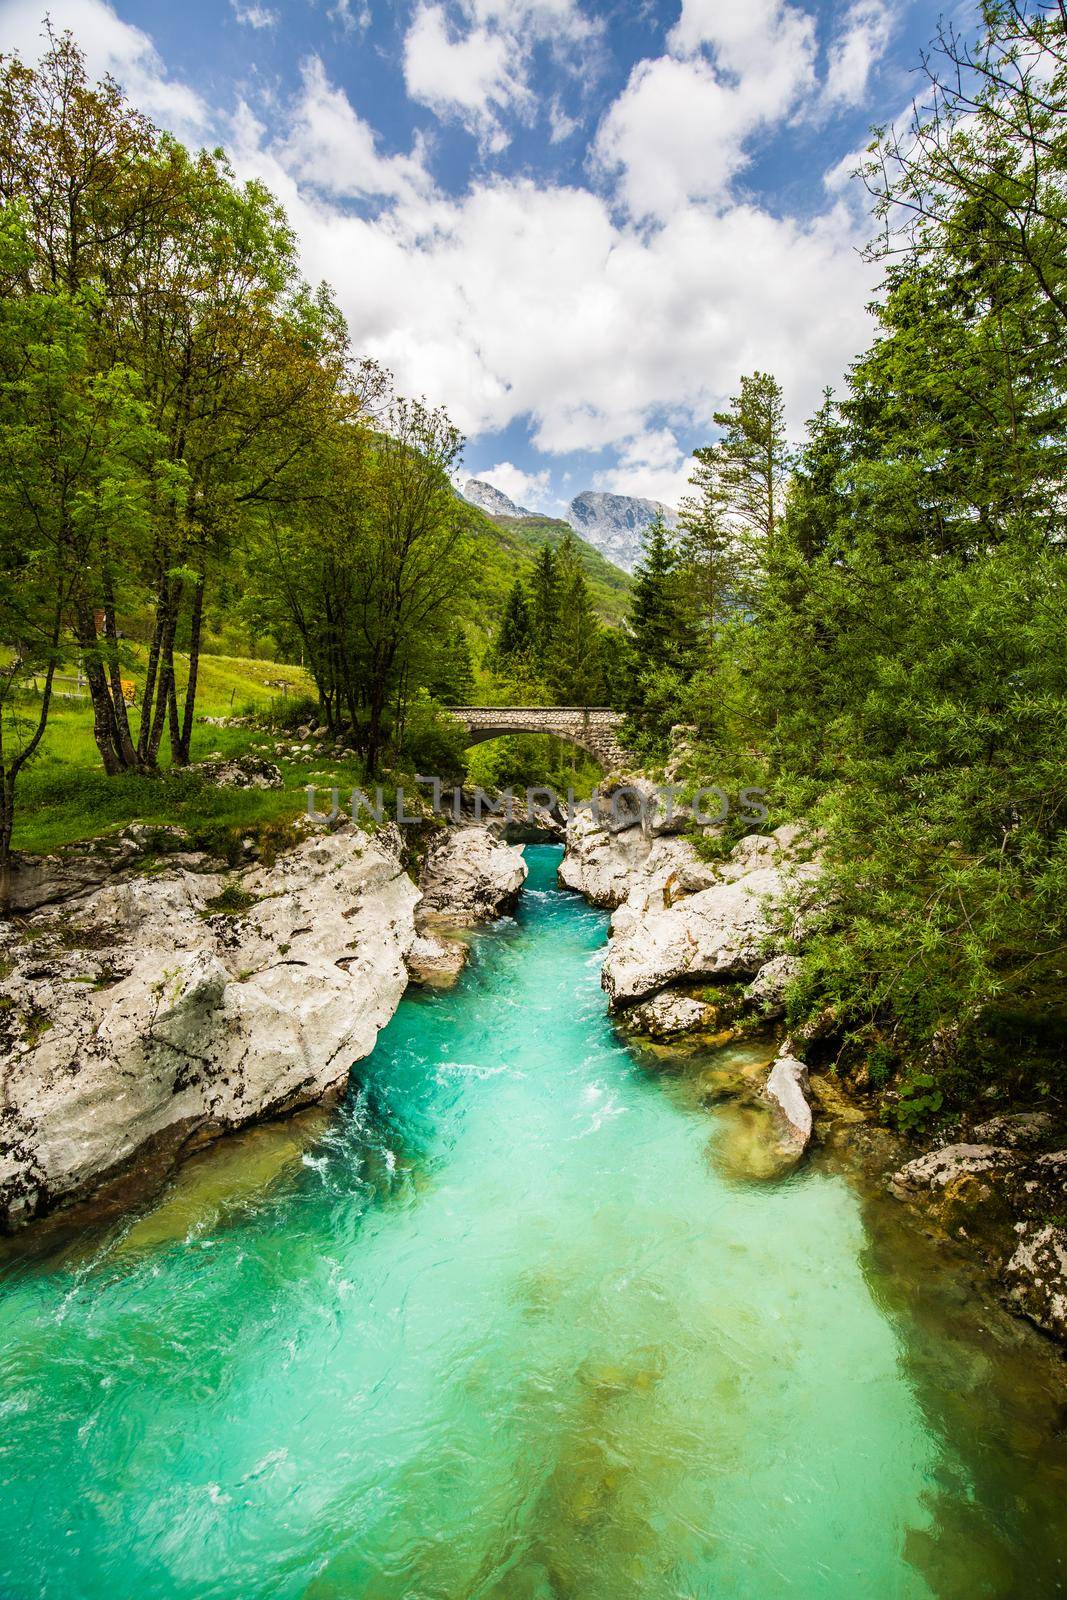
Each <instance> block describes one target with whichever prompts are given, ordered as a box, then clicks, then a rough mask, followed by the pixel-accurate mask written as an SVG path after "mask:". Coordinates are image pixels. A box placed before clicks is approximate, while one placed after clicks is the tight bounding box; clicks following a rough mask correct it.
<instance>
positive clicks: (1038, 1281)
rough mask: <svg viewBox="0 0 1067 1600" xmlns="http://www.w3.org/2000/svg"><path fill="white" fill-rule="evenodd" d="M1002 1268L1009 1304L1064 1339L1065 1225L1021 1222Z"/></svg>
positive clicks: (1066, 1331) (1066, 1318)
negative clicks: (1008, 1256)
mask: <svg viewBox="0 0 1067 1600" xmlns="http://www.w3.org/2000/svg"><path fill="white" fill-rule="evenodd" d="M1019 1235H1020V1237H1019V1243H1018V1245H1017V1246H1016V1248H1015V1251H1014V1254H1013V1255H1012V1257H1011V1260H1010V1261H1009V1262H1008V1264H1007V1266H1006V1267H1005V1269H1004V1281H1005V1283H1006V1284H1007V1287H1008V1298H1009V1300H1010V1301H1011V1303H1012V1305H1013V1306H1014V1307H1015V1308H1016V1309H1017V1310H1019V1311H1021V1312H1022V1313H1023V1315H1024V1316H1026V1317H1029V1318H1030V1321H1031V1322H1035V1323H1036V1324H1037V1326H1038V1327H1039V1328H1044V1330H1045V1332H1046V1333H1051V1334H1054V1335H1055V1336H1056V1337H1057V1338H1058V1339H1064V1340H1067V1228H1063V1227H1057V1226H1055V1225H1053V1224H1052V1223H1045V1224H1044V1225H1043V1226H1042V1225H1041V1224H1038V1223H1023V1224H1021V1225H1020V1228H1019Z"/></svg>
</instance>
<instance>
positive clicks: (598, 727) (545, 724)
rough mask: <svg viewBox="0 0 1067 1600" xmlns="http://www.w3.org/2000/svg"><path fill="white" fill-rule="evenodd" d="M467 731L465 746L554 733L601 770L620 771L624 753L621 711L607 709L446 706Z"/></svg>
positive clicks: (606, 707) (585, 707)
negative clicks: (620, 734) (515, 735)
mask: <svg viewBox="0 0 1067 1600" xmlns="http://www.w3.org/2000/svg"><path fill="white" fill-rule="evenodd" d="M448 709H449V711H450V712H451V714H452V716H454V717H455V718H456V721H457V722H462V723H463V725H464V727H465V728H466V730H467V743H468V744H481V743H482V742H483V741H484V740H485V739H498V738H500V736H501V734H507V733H554V734H555V736H556V738H557V739H567V740H569V741H570V743H571V744H576V745H579V746H580V747H581V748H582V749H583V750H588V751H589V754H590V755H592V756H595V757H596V759H597V760H598V761H599V762H600V764H601V765H602V766H604V767H608V768H611V767H620V766H624V765H625V762H626V751H625V749H624V748H623V746H622V745H621V744H620V743H619V739H618V729H619V727H620V725H621V723H622V721H623V716H622V712H621V711H612V710H611V708H610V707H608V706H449V708H448Z"/></svg>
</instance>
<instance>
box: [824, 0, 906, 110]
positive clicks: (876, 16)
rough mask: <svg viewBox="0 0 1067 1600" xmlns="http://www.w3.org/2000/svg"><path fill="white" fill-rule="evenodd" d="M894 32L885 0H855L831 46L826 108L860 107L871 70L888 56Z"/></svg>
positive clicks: (825, 92) (891, 15)
mask: <svg viewBox="0 0 1067 1600" xmlns="http://www.w3.org/2000/svg"><path fill="white" fill-rule="evenodd" d="M892 33H893V12H892V10H891V8H890V6H889V5H888V4H886V3H885V0H856V3H855V4H854V5H851V6H850V7H849V9H848V11H847V12H846V13H845V17H844V21H843V24H842V27H841V31H840V33H839V34H838V35H837V37H836V38H835V39H834V40H833V42H832V43H831V45H830V51H829V60H828V64H827V70H826V82H825V85H824V87H823V103H824V104H825V105H827V106H836V105H843V106H855V105H859V104H860V102H861V101H862V99H863V96H864V94H865V93H866V90H867V85H868V82H869V80H870V76H871V71H872V69H873V68H874V67H875V66H876V65H877V63H878V62H879V61H880V60H881V59H882V57H883V56H884V55H885V52H886V49H887V47H888V45H889V41H890V38H891V37H892Z"/></svg>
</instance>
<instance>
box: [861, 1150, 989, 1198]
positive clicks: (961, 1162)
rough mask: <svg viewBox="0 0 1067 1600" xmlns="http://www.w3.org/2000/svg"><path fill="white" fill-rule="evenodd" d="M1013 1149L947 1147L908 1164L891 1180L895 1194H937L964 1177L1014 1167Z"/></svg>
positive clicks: (983, 1174) (901, 1195)
mask: <svg viewBox="0 0 1067 1600" xmlns="http://www.w3.org/2000/svg"><path fill="white" fill-rule="evenodd" d="M1011 1162H1012V1154H1011V1151H1010V1150H1006V1149H1004V1148H1003V1147H1002V1146H1000V1145H994V1144H946V1145H944V1146H942V1148H941V1149H940V1150H928V1151H927V1152H926V1154H925V1155H922V1156H916V1158H915V1160H914V1161H908V1162H906V1163H905V1164H904V1166H902V1167H901V1168H900V1170H899V1172H895V1173H894V1174H893V1176H892V1178H890V1180H889V1186H890V1188H891V1189H892V1191H893V1193H894V1194H895V1195H897V1196H898V1198H900V1199H911V1198H915V1197H917V1196H921V1195H923V1194H930V1193H936V1192H937V1191H939V1190H942V1189H946V1188H948V1186H949V1184H953V1183H956V1182H957V1180H958V1179H960V1178H964V1177H983V1176H985V1175H986V1174H987V1173H994V1172H998V1171H1002V1170H1003V1169H1004V1168H1006V1167H1008V1166H1010V1165H1011Z"/></svg>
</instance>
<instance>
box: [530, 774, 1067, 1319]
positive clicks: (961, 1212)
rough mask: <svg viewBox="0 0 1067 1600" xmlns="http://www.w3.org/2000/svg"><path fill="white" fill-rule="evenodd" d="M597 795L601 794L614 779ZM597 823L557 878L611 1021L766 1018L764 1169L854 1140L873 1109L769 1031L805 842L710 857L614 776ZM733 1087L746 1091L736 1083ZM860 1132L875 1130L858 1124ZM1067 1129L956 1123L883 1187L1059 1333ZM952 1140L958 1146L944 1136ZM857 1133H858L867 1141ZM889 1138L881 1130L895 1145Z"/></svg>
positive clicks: (670, 1037) (806, 896) (790, 954)
mask: <svg viewBox="0 0 1067 1600" xmlns="http://www.w3.org/2000/svg"><path fill="white" fill-rule="evenodd" d="M605 794H606V795H607V797H608V798H609V800H610V797H611V795H612V790H611V789H610V788H609V789H607V790H606V791H605ZM617 802H618V803H617V804H616V805H615V806H613V807H611V809H610V810H609V811H608V812H607V813H606V814H604V815H602V817H601V818H600V819H599V820H595V819H593V818H592V817H590V816H588V815H583V816H581V817H579V818H576V819H575V820H573V821H572V822H571V823H570V825H569V827H568V829H567V839H566V852H565V855H564V859H563V862H562V864H561V867H560V873H559V878H560V882H561V883H562V884H563V885H564V886H565V887H568V888H571V889H574V890H576V891H577V892H578V893H580V894H582V895H584V896H585V897H586V898H587V899H589V900H590V901H592V902H593V904H595V905H599V906H603V907H605V908H608V909H611V911H612V919H611V940H610V944H609V948H608V953H607V956H606V958H605V961H604V966H603V974H602V982H603V986H604V988H605V990H606V991H607V993H608V996H609V1001H610V1004H611V1007H612V1010H613V1011H614V1012H615V1013H616V1015H617V1017H618V1019H619V1023H620V1025H621V1026H623V1027H624V1028H626V1029H627V1030H628V1031H629V1032H630V1033H632V1034H633V1035H634V1036H635V1037H637V1038H645V1039H647V1040H650V1041H654V1042H655V1043H656V1044H657V1045H660V1046H662V1045H663V1044H664V1043H667V1044H673V1045H675V1046H677V1047H683V1048H684V1047H685V1044H686V1041H687V1040H688V1041H691V1042H693V1043H694V1044H699V1043H701V1042H702V1041H706V1042H707V1043H708V1044H709V1045H715V1044H722V1043H723V1042H725V1041H727V1040H729V1039H730V1037H731V1034H732V1033H733V1032H734V1031H737V1030H741V1031H745V1030H749V1031H750V1030H752V1029H753V1028H758V1027H761V1026H764V1027H765V1028H766V1029H767V1032H768V1035H769V1036H770V1037H771V1039H772V1042H771V1043H770V1044H769V1047H768V1054H767V1065H766V1067H765V1068H764V1071H763V1074H762V1079H761V1088H760V1091H759V1092H760V1093H761V1095H762V1098H763V1099H764V1100H765V1101H766V1102H767V1103H768V1104H769V1105H770V1106H771V1108H772V1110H773V1114H774V1122H773V1126H774V1128H775V1130H776V1137H777V1141H778V1149H777V1152H776V1153H775V1159H774V1160H773V1161H772V1162H770V1163H768V1164H767V1166H766V1168H765V1170H766V1171H768V1172H773V1171H782V1170H786V1169H788V1167H789V1166H790V1165H792V1164H794V1163H795V1162H796V1161H798V1160H800V1159H801V1157H802V1156H803V1155H804V1153H805V1151H806V1150H807V1149H808V1147H809V1145H811V1144H812V1143H813V1142H815V1143H822V1142H824V1141H826V1142H829V1141H832V1142H834V1143H835V1144H836V1145H837V1146H838V1147H840V1146H842V1144H844V1145H847V1144H849V1143H850V1142H853V1143H855V1142H856V1141H857V1140H858V1139H860V1138H861V1137H862V1136H864V1135H865V1134H866V1131H867V1130H866V1129H865V1127H864V1125H865V1124H866V1123H868V1121H869V1120H870V1119H871V1118H873V1117H874V1116H875V1114H876V1108H875V1107H874V1105H873V1104H872V1103H870V1102H866V1103H865V1102H864V1101H862V1100H857V1099H856V1098H853V1097H851V1096H849V1095H848V1094H847V1093H843V1092H842V1086H841V1085H840V1083H839V1082H838V1080H837V1078H836V1076H835V1074H834V1072H833V1065H832V1061H831V1062H823V1061H820V1063H819V1065H820V1068H821V1070H820V1071H819V1072H817V1073H815V1072H813V1073H811V1074H810V1075H809V1070H808V1065H807V1064H806V1062H805V1060H804V1056H805V1053H806V1052H805V1045H804V1042H803V1041H801V1040H798V1039H790V1038H783V1037H781V1026H780V1024H781V1022H782V1019H783V1018H784V1015H785V1005H784V995H785V989H786V986H787V984H788V983H789V981H790V979H791V977H792V976H793V974H794V972H795V971H796V966H797V956H796V953H795V952H796V950H797V949H798V947H799V945H800V944H801V943H802V938H803V928H804V921H805V913H806V911H807V909H808V908H809V907H810V906H811V905H812V903H813V901H814V899H815V897H816V896H817V895H818V880H819V861H818V851H817V848H816V844H817V842H816V841H813V840H811V839H810V838H807V837H806V836H805V834H804V831H803V830H802V829H800V828H797V827H794V826H789V827H782V828H779V829H777V830H776V831H775V832H774V833H771V834H751V835H749V836H748V837H746V838H744V839H742V840H741V841H740V843H739V844H738V845H737V846H736V848H735V849H734V850H733V851H731V852H730V854H729V855H728V856H727V857H726V858H725V859H724V860H722V861H720V862H714V863H712V862H708V861H706V860H704V859H702V857H701V855H700V854H699V852H698V850H697V848H696V845H695V844H694V842H693V841H692V839H691V838H689V837H683V836H682V834H681V829H683V828H685V827H686V826H687V824H688V822H689V820H690V819H689V818H688V817H687V816H686V814H685V811H684V808H682V809H681V810H680V812H679V813H676V814H675V815H674V816H671V817H667V816H665V815H664V813H663V811H662V808H661V807H660V806H659V805H658V802H657V800H656V796H655V791H654V790H653V789H652V786H651V785H648V784H646V783H645V782H644V780H642V779H636V780H633V779H628V780H627V781H626V789H625V792H624V791H623V788H622V786H621V785H620V786H619V791H618V796H617ZM735 1092H736V1093H738V1094H740V1095H741V1096H742V1097H744V1096H749V1097H750V1096H751V1094H752V1092H753V1086H752V1083H751V1081H750V1080H749V1079H748V1078H745V1079H739V1081H738V1084H737V1085H736V1086H735ZM870 1132H871V1138H873V1137H874V1136H875V1130H874V1129H873V1128H872V1129H871V1130H870ZM1065 1134H1067V1130H1065V1129H1064V1128H1062V1127H1057V1125H1056V1124H1055V1122H1054V1121H1053V1119H1052V1118H1051V1117H1050V1116H1048V1115H1047V1114H1033V1113H1019V1114H1016V1115H1008V1116H1002V1117H998V1118H994V1119H992V1120H989V1121H987V1122H985V1123H982V1124H980V1125H978V1126H972V1124H971V1123H964V1124H962V1125H961V1126H960V1127H959V1128H957V1129H955V1130H950V1131H949V1133H948V1134H947V1135H943V1136H942V1139H941V1142H940V1143H939V1145H938V1146H936V1147H935V1148H932V1149H927V1150H925V1151H923V1152H922V1153H921V1154H919V1155H916V1156H915V1157H914V1158H913V1159H911V1160H907V1161H903V1160H902V1158H901V1157H900V1156H898V1158H897V1159H898V1161H900V1162H901V1164H900V1165H899V1168H898V1169H896V1170H893V1171H891V1173H890V1176H889V1191H890V1193H891V1194H893V1195H894V1196H895V1197H896V1198H897V1199H898V1200H901V1201H903V1202H905V1203H906V1204H908V1205H909V1206H911V1207H912V1208H913V1209H914V1211H915V1214H916V1220H917V1222H918V1223H919V1224H920V1225H921V1226H923V1227H924V1229H925V1230H926V1231H934V1232H936V1233H939V1234H940V1235H941V1236H942V1237H943V1238H945V1239H952V1240H953V1241H954V1242H955V1243H957V1244H960V1245H962V1246H963V1247H965V1248H970V1249H972V1250H974V1251H975V1252H976V1253H977V1254H978V1255H979V1256H980V1257H981V1260H982V1263H983V1267H984V1268H985V1270H986V1276H987V1280H988V1285H989V1290H990V1292H991V1293H996V1294H998V1295H999V1296H1000V1297H1001V1298H1002V1299H1004V1300H1005V1303H1007V1304H1008V1305H1009V1306H1010V1307H1011V1309H1013V1310H1014V1311H1016V1312H1018V1313H1019V1314H1021V1315H1024V1316H1026V1317H1027V1318H1029V1319H1030V1321H1032V1322H1033V1323H1035V1324H1036V1325H1037V1326H1038V1327H1040V1328H1041V1329H1042V1330H1043V1331H1044V1332H1046V1333H1048V1334H1051V1335H1052V1336H1054V1337H1055V1338H1057V1339H1060V1340H1067V1150H1065V1149H1064V1148H1063V1144H1064V1140H1065ZM952 1140H955V1141H956V1142H951V1141H952ZM867 1142H868V1143H870V1139H868V1141H867ZM901 1146H902V1142H901V1141H894V1148H897V1149H900V1148H901Z"/></svg>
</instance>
